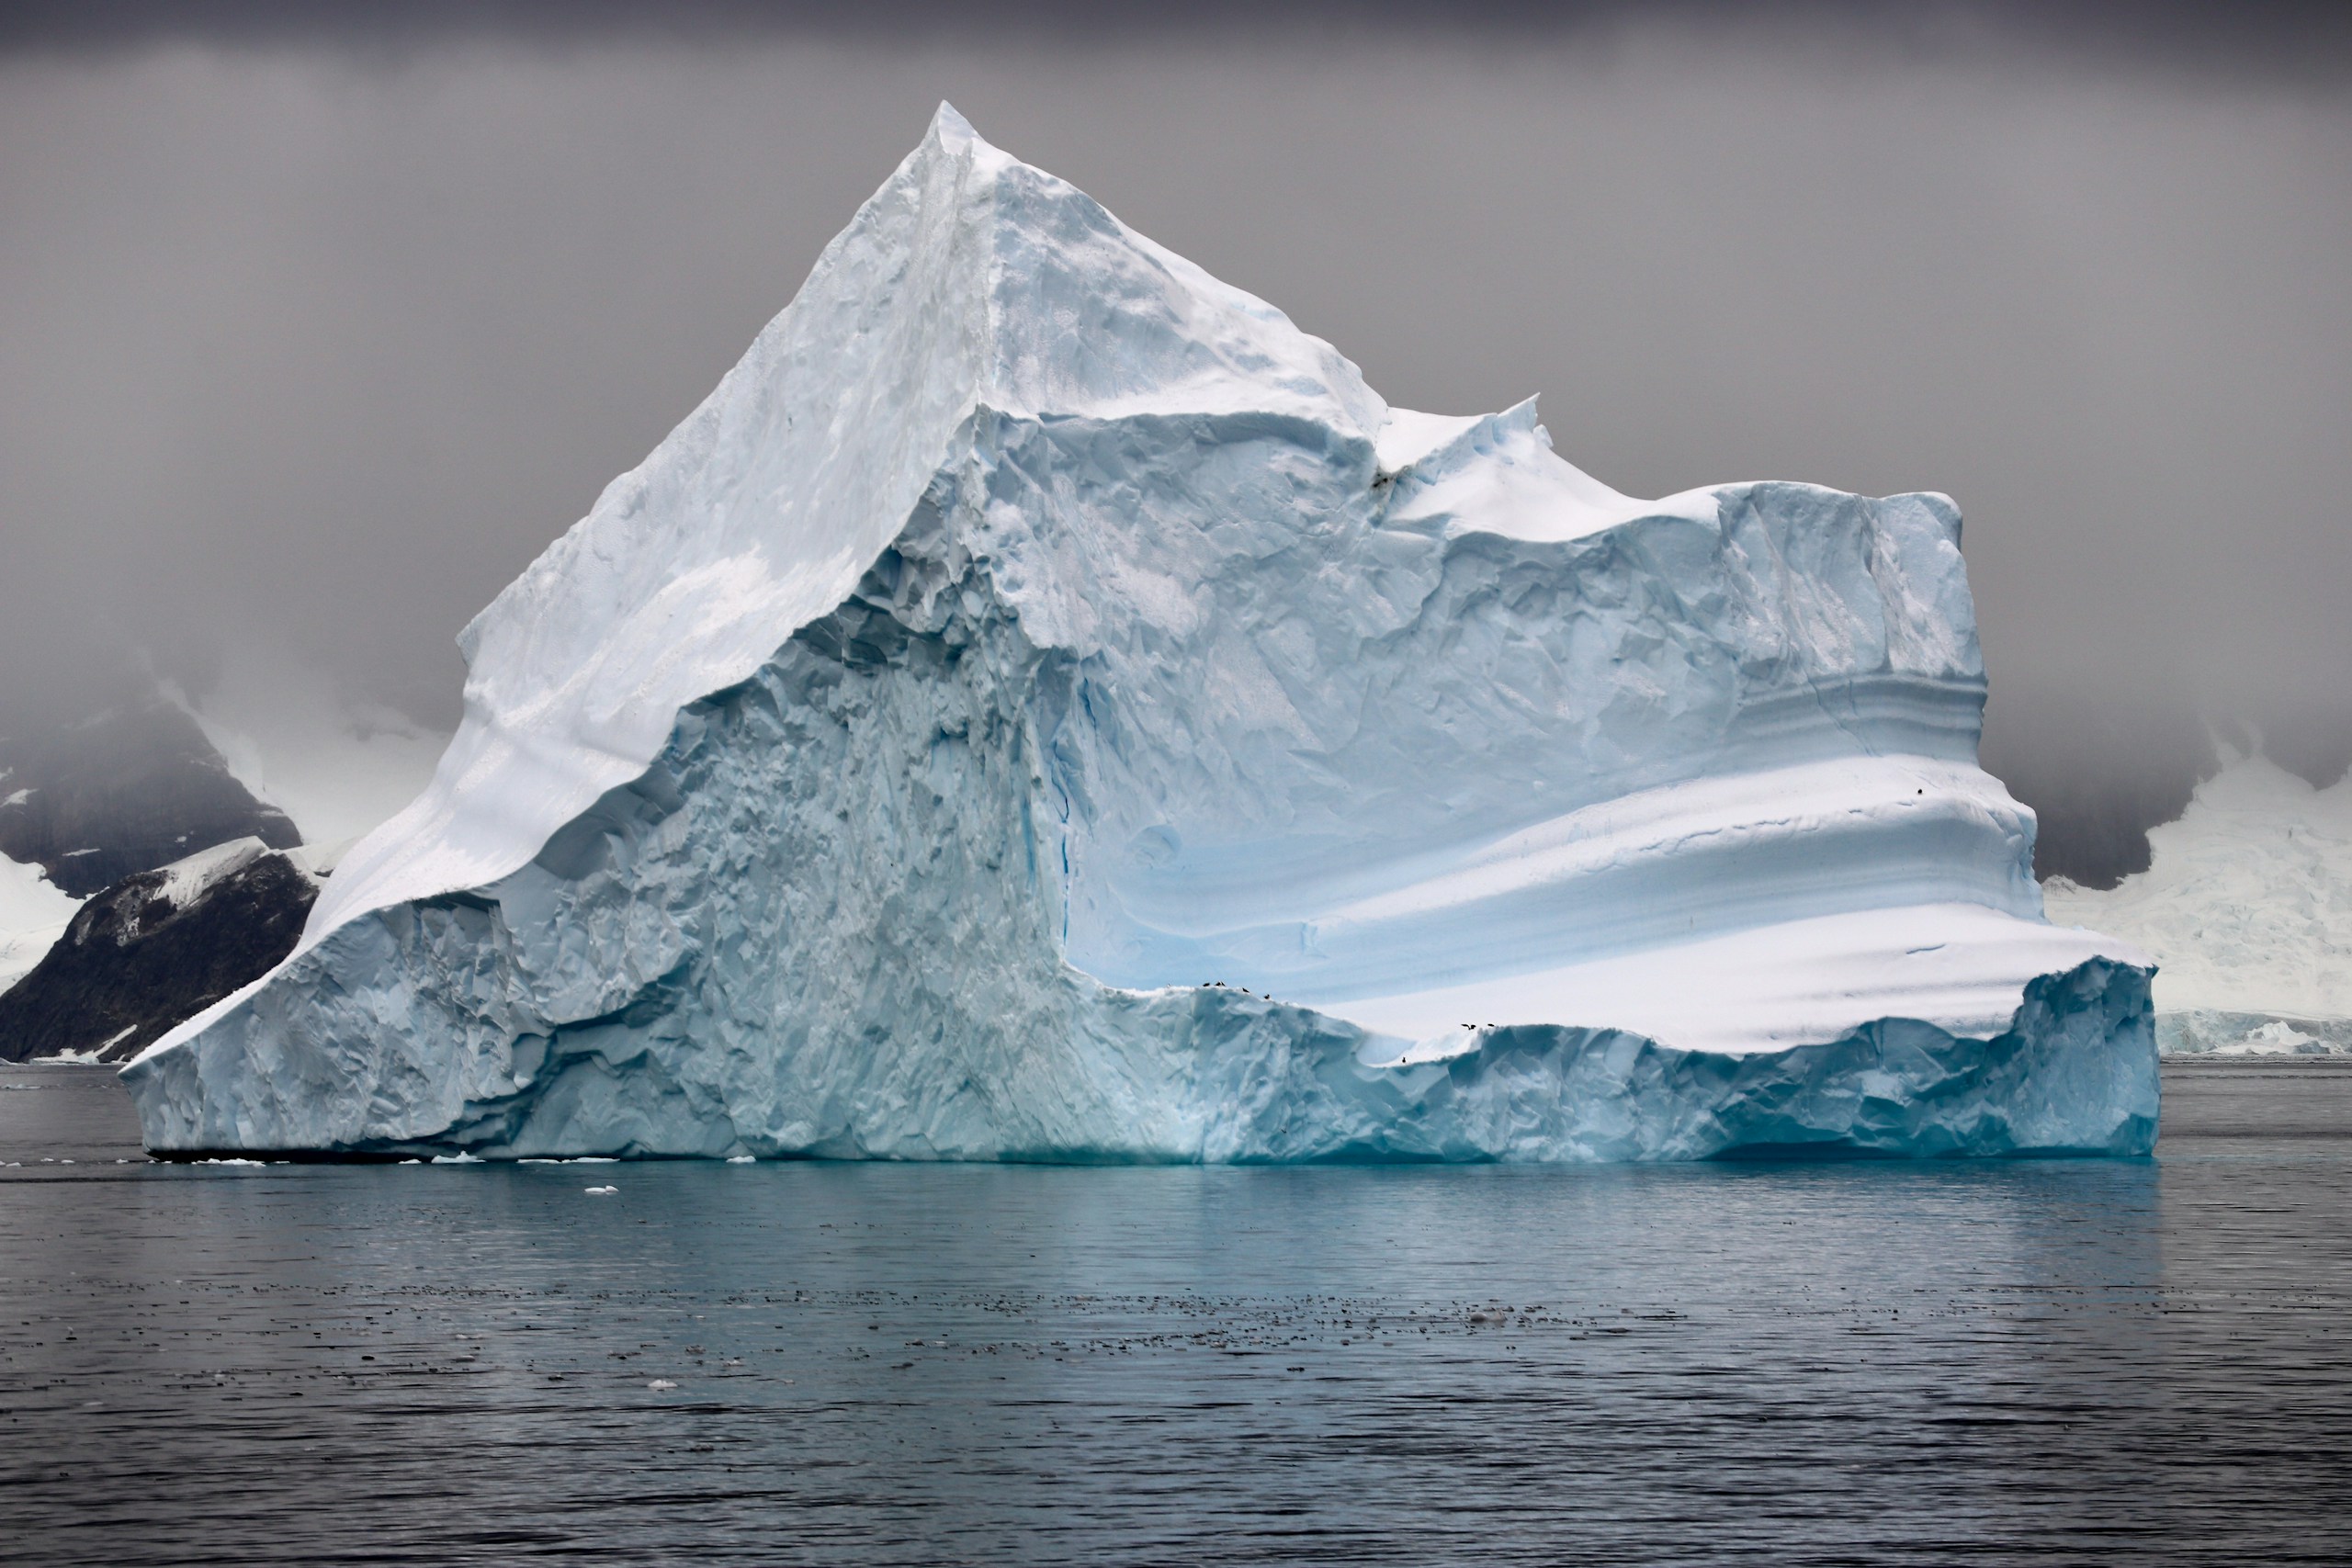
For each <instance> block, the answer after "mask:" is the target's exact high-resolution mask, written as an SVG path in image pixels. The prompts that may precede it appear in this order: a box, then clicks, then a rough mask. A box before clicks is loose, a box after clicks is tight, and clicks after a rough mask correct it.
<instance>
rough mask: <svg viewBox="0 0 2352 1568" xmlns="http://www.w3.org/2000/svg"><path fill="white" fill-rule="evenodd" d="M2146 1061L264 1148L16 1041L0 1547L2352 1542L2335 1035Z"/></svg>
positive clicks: (1104, 1553) (2128, 1556) (4, 1100)
mask: <svg viewBox="0 0 2352 1568" xmlns="http://www.w3.org/2000/svg"><path fill="white" fill-rule="evenodd" d="M2165 1096H2166V1100H2165V1138H2164V1142H2163V1145H2162V1146H2161V1148H2160V1151H2159V1155H2158V1157H2157V1158H2156V1159H2155V1160H2154V1161H2147V1162H2093V1161H2084V1162H2020V1163H2002V1164H1994V1163H1970V1164H1951V1165H1923V1166H1909V1165H1816V1166H1781V1167H1757V1166H1741V1167H1682V1168H1602V1169H1565V1170H1522V1169H1498V1168H1463V1169H1454V1168H1321V1169H1248V1170H1216V1169H1212V1170H1200V1169H1140V1170H1136V1169H1119V1170H1099V1169H1054V1168H991V1167H928V1168H926V1167H908V1166H879V1165H875V1166H847V1165H760V1166H736V1167H729V1166H724V1165H719V1166H712V1165H698V1164H664V1165H650V1164H649V1165H563V1166H555V1165H531V1166H522V1167H513V1166H508V1167H496V1166H458V1167H435V1166H390V1167H380V1166H379V1167H317V1166H312V1167H297V1166H269V1167H261V1168H252V1167H238V1166H163V1165H151V1164H147V1163H144V1162H143V1160H142V1157H141V1155H140V1154H139V1151H138V1148H137V1128H136V1123H135V1122H134V1121H133V1119H132V1118H131V1117H130V1111H129V1108H128V1105H127V1102H126V1101H125V1100H123V1098H122V1096H121V1093H120V1090H119V1088H118V1087H117V1086H116V1085H115V1083H114V1082H113V1080H112V1078H111V1077H110V1076H109V1075H107V1074H106V1073H104V1072H101V1071H92V1070H87V1069H69V1068H25V1069H11V1070H5V1071H0V1559H5V1560H6V1561H8V1562H24V1563H42V1564H50V1563H79V1562H89V1563H107V1564H140V1563H165V1562H168V1563H190V1562H224V1563H225V1562H236V1563H244V1562H303V1563H336V1562H432V1563H454V1562H530V1561H539V1560H547V1559H594V1560H598V1561H609V1562H632V1563H634V1562H747V1563H749V1562H759V1563H780V1562H783V1563H788V1562H821V1563H835V1562H844V1563H868V1562H926V1563H928V1562H989V1563H1007V1564H1032V1563H1052V1562H1166V1563H1184V1564H1191V1563H1198V1562H1300V1561H1306V1560H1313V1561H1317V1562H1404V1563H1416V1564H1420V1563H1442V1562H1531V1563H1534V1562H1541V1563H1561V1562H1611V1563H1617V1562H1919V1563H1950V1562H2017V1561H2027V1560H2038V1561H2039V1560H2046V1561H2052V1562H2083V1561H2092V1560H2108V1561H2130V1562H2212V1563H2230V1564H2244V1563H2254V1562H2329V1563H2343V1562H2352V1235H2347V1224H2346V1219H2347V1215H2348V1214H2352V1064H2347V1065H2345V1066H2328V1065H2325V1064H2288V1065H2281V1066H2253V1065H2245V1064H2235V1063H2233V1064H2226V1065H2213V1066H2190V1067H2184V1068H2180V1069H2168V1070H2167V1072H2166V1075H2165ZM67 1160H71V1161H73V1162H74V1163H72V1164H67V1163H65V1162H66V1161H67ZM11 1161H15V1162H21V1163H20V1164H15V1165H9V1164H6V1163H5V1162H11ZM118 1161H128V1162H130V1163H127V1164H124V1163H117V1162H118ZM606 1182H611V1183H613V1184H615V1185H616V1186H617V1187H618V1188H619V1191H618V1192H617V1193H616V1194H613V1195H610V1196H594V1195H591V1194H589V1193H587V1192H585V1191H583V1189H584V1188H586V1187H589V1186H592V1185H603V1184H605V1183H606ZM672 1385H674V1386H672Z"/></svg>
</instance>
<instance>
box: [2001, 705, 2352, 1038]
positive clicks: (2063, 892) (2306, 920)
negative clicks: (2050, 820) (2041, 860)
mask: <svg viewBox="0 0 2352 1568" xmlns="http://www.w3.org/2000/svg"><path fill="white" fill-rule="evenodd" d="M2148 844H2149V848H2150V850H2151V851H2152V854H2151V857H2150V863H2149V866H2148V869H2147V870H2146V871H2143V872H2142V873H2140V874H2137V875H2135V876H2128V877H2126V878H2124V879H2123V881H2122V883H2121V884H2120V886H2116V887H2113V888H2109V889H2107V890H2104V891H2100V890H2098V889H2092V888H2085V887H2079V886H2075V884H2074V883H2072V882H2068V881H2065V880H2064V879H2063V878H2053V879H2052V881H2051V882H2050V883H2049V884H2047V885H2046V886H2044V888H2043V890H2042V891H2043V897H2044V899H2045V900H2046V901H2047V903H2048V906H2049V911H2050V918H2051V919H2052V920H2053V921H2056V922H2059V923H2062V924H2069V925H2081V926H2086V927H2097V928H2098V929H2099V930H2102V931H2114V932H2116V933H2118V934H2119V935H2121V936H2123V937H2126V938H2128V939H2129V940H2131V942H2134V943H2136V944H2138V945H2139V946H2141V947H2143V948H2145V949H2146V950H2147V951H2148V952H2149V953H2152V954H2154V961H2155V962H2156V964H2159V965H2160V968H2159V970H2158V973H2157V976H2156V980H2155V990H2154V996H2155V1005H2156V1008H2157V1010H2158V1013H2159V1017H2160V1019H2161V1020H2162V1021H2163V1023H2162V1026H2161V1032H2162V1033H2163V1034H2164V1036H2165V1040H2166V1045H2167V1048H2168V1049H2175V1048H2177V1049H2184V1050H2206V1049H2220V1050H2222V1051H2224V1052H2225V1054H2230V1055H2263V1054H2271V1053H2295V1052H2302V1053H2304V1054H2317V1053H2318V1052H2320V1051H2324V1050H2326V1049H2327V1048H2328V1046H2327V1041H2328V1040H2329V1039H2335V1040H2339V1041H2341V1042H2342V1044H2341V1045H2340V1046H2339V1047H2338V1048H2339V1049H2343V1048H2352V1027H2346V1025H2347V1024H2352V779H2347V780H2344V781H2340V782H2338V783H2337V784H2334V785H2332V786H2330V787H2329V788H2326V789H2313V788H2312V786H2311V785H2310V784H2307V783H2305V782H2304V781H2303V780H2302V779H2300V778H2298V777H2296V776H2295V775H2294V774H2293V773H2289V772H2288V771H2287V770H2286V769H2284V768H2281V767H2279V766H2278V764H2276V763H2274V762H2271V761H2268V760H2267V759H2265V758H2264V757H2262V756H2260V755H2259V754H2240V753H2237V752H2235V751H2226V752H2225V753H2224V757H2223V766H2222V770H2221V772H2220V773H2217V774H2215V775H2214V776H2213V777H2212V778H2210V779H2208V780H2206V781H2205V782H2204V783H2203V784H2199V786H2198V788H2197V793H2196V795H2194V796H2193V797H2192V798H2191V799H2190V801H2189V803H2188V809H2187V810H2186V811H2184V812H2183V813H2182V814H2181V817H2180V819H2179V820H2178V821H2176V822H2168V823H2166V824H2165V825H2164V826H2163V827H2160V828H2155V829H2151V830H2150V831H2149V834H2148ZM2329 1024H2334V1025H2335V1026H2336V1027H2333V1028H2330V1027H2325V1026H2326V1025H2329ZM2299 1026H2300V1027H2299Z"/></svg>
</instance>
